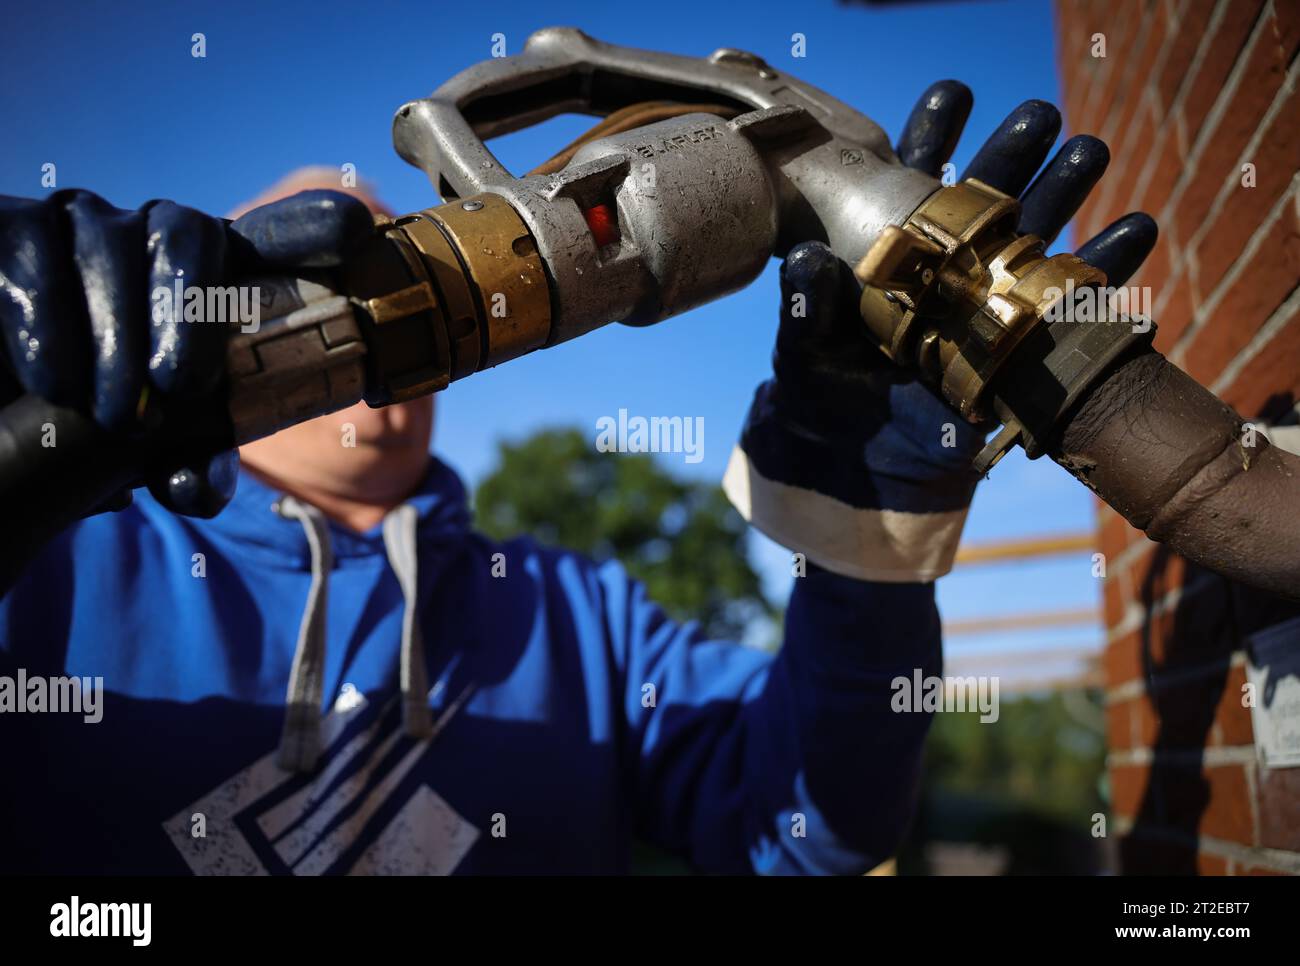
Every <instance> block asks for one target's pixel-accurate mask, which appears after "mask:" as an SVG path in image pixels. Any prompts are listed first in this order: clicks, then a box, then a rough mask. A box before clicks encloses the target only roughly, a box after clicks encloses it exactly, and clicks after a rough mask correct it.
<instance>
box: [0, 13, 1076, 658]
mask: <svg viewBox="0 0 1300 966" xmlns="http://www.w3.org/2000/svg"><path fill="white" fill-rule="evenodd" d="M552 25H572V26H578V27H581V28H582V29H584V30H586V31H587V32H588V33H590V34H592V35H593V36H595V37H597V38H599V39H602V40H608V41H612V42H615V43H623V44H630V45H635V46H640V47H648V48H654V49H661V50H668V51H673V52H677V53H683V54H690V55H696V56H704V55H707V54H708V53H710V52H711V51H712V50H714V49H715V48H717V47H722V46H728V47H740V48H743V49H747V50H751V51H754V52H755V53H758V54H759V55H760V56H763V57H764V58H766V59H767V60H769V61H770V62H771V63H772V64H773V65H774V66H776V67H777V68H778V69H783V70H789V71H791V72H793V73H795V74H797V75H798V76H799V77H801V78H803V79H804V80H806V81H808V82H810V83H812V84H815V85H817V86H819V87H823V88H825V89H826V90H828V91H830V92H832V93H834V94H835V95H836V96H838V97H839V98H841V99H842V100H845V101H847V102H848V103H850V104H852V105H854V106H856V107H857V108H859V109H860V110H862V111H863V112H864V113H865V114H867V115H869V116H870V117H872V118H873V119H875V120H876V121H877V122H878V123H879V124H881V126H883V127H884V128H885V130H886V131H888V132H889V134H890V135H891V137H896V136H897V134H898V132H899V129H900V128H901V126H902V123H903V121H904V119H905V118H906V116H907V114H908V112H909V111H910V109H911V107H912V105H913V103H914V102H915V100H916V98H917V97H918V96H919V94H920V92H921V91H922V90H923V89H924V88H925V87H926V86H927V85H928V84H929V83H930V82H932V81H934V80H938V79H940V78H941V77H954V78H957V79H959V80H962V81H964V82H966V83H967V84H968V85H970V87H971V88H972V89H973V90H974V92H975V108H974V111H973V112H972V114H971V119H970V122H969V125H968V127H967V131H968V134H967V136H966V137H965V138H964V139H963V141H962V144H961V145H960V147H959V148H958V151H957V154H956V156H955V158H954V161H955V162H956V163H957V166H958V168H959V169H960V168H961V167H962V166H963V165H964V163H965V162H966V161H967V160H968V159H969V158H970V157H971V156H972V155H973V153H974V151H975V150H976V149H977V147H978V145H979V142H980V139H981V138H982V137H983V136H984V135H986V134H987V133H988V132H989V131H991V130H992V129H993V128H994V127H995V126H996V124H997V123H998V121H1000V120H1001V118H1002V117H1003V116H1004V115H1005V114H1006V113H1007V112H1008V111H1010V110H1011V109H1012V108H1013V107H1014V106H1015V105H1016V104H1018V103H1019V102H1020V101H1022V100H1024V99H1026V98H1029V97H1038V98H1044V99H1047V100H1052V101H1057V102H1059V97H1058V82H1057V73H1056V67H1055V37H1054V32H1053V22H1052V12H1051V6H1050V4H1049V3H1048V2H1046V0H1041V2H996V3H982V2H956V3H917V4H899V5H894V6H890V7H887V8H885V9H879V8H869V7H863V6H859V5H844V4H838V3H832V2H829V0H804V2H797V3H794V2H790V3H784V4H775V3H768V2H762V0H760V2H750V3H745V4H737V3H730V4H705V3H699V2H695V3H678V2H667V0H654V2H635V0H631V2H630V0H623V2H619V3H610V2H604V3H594V2H551V3H546V4H536V3H529V4H520V3H512V2H493V3H477V4H476V3H470V4H451V3H447V2H423V3H401V2H393V0H383V2H379V3H373V4H364V3H353V2H346V3H343V2H338V3H329V2H318V3H312V4H306V3H293V2H288V3H275V4H269V3H256V4H254V3H241V2H227V3H208V2H195V3H186V4H174V3H162V2H154V3H130V4H104V5H97V6H95V7H93V8H92V7H91V6H90V5H72V4H67V5H53V4H23V5H18V4H11V5H10V6H9V9H8V10H7V11H6V24H5V30H4V35H3V40H0V45H2V47H0V50H2V52H3V56H0V80H2V89H3V90H4V91H5V92H6V96H5V115H6V121H7V128H8V131H9V134H8V136H7V139H6V141H7V144H6V150H5V152H4V154H3V157H0V193H4V194H10V195H22V196H32V197H34V196H39V195H41V194H42V193H43V192H44V191H45V190H46V189H43V188H42V187H41V183H40V177H41V167H42V165H43V164H45V163H47V162H53V163H55V164H56V165H57V171H58V183H59V187H71V186H80V187H86V188H89V189H92V190H94V191H96V192H98V193H100V194H102V195H104V196H105V197H107V198H108V199H109V200H110V201H112V202H114V203H115V204H118V205H120V206H124V207H125V206H135V205H138V204H140V203H141V202H143V201H145V200H147V199H149V198H157V197H165V198H173V199H175V200H177V201H180V202H183V203H185V204H189V205H192V206H194V207H196V208H200V209H203V210H206V211H210V212H214V213H223V212H226V211H228V210H230V209H231V208H232V207H234V206H235V205H236V204H237V203H239V202H241V201H243V200H245V199H247V198H249V197H252V196H253V195H255V194H257V193H258V192H259V191H260V190H261V189H263V188H264V187H266V186H267V185H268V184H270V183H271V182H273V181H275V180H276V179H278V178H279V177H281V176H282V175H284V174H285V173H287V172H288V171H289V170H291V169H293V168H296V167H299V166H301V165H305V164H324V165H332V166H339V165H342V164H345V163H351V164H354V165H356V169H357V171H358V173H359V175H360V176H361V177H362V178H364V179H366V180H368V181H369V182H371V183H372V184H373V185H374V186H375V187H376V188H377V189H378V191H379V193H380V195H381V196H382V197H383V198H384V199H385V200H386V201H387V202H388V203H389V204H390V205H391V206H392V207H393V208H395V209H397V210H399V211H411V210H417V209H419V208H423V207H428V206H430V205H432V204H435V203H437V200H438V199H437V197H436V195H435V194H434V192H433V190H432V188H431V187H430V185H429V184H428V182H427V180H426V179H425V178H424V176H423V175H422V174H421V173H420V172H419V171H417V170H416V169H414V168H411V167H409V166H407V165H406V164H405V163H404V162H403V161H401V159H400V158H398V157H397V155H396V154H395V153H394V151H393V150H392V146H391V142H390V125H391V119H392V115H393V112H394V110H395V109H396V108H397V107H398V106H399V105H400V104H401V103H402V102H404V101H406V100H408V99H410V98H413V97H417V96H422V95H424V94H426V93H428V92H429V91H431V90H432V89H433V88H435V87H436V86H438V84H440V83H441V82H442V81H443V80H445V79H446V78H448V77H450V76H451V75H452V74H454V73H455V72H457V71H459V70H461V69H462V68H464V67H467V66H469V65H470V64H472V63H475V62H476V61H478V60H481V59H483V58H486V57H488V56H489V55H490V52H491V44H492V35H493V34H496V33H501V34H504V35H505V38H506V44H507V48H508V52H515V51H518V50H519V49H520V48H521V47H522V45H523V42H524V39H525V38H526V37H527V35H528V34H529V33H530V32H531V31H533V30H535V29H538V28H540V27H545V26H552ZM196 31H201V32H202V33H204V35H205V37H206V44H207V56H206V57H205V58H203V59H196V58H194V57H192V56H191V55H190V47H191V40H190V38H191V35H192V34H193V33H195V32H196ZM794 33H802V34H803V35H804V36H805V37H806V54H807V55H806V57H804V58H800V59H795V58H793V57H792V56H791V36H792V34H794ZM993 41H996V44H995V45H994V46H990V43H991V42H993ZM990 50H994V51H997V52H998V53H997V54H996V56H989V52H990ZM588 123H590V122H589V121H587V120H586V119H579V118H572V117H566V118H558V119H556V120H554V121H552V122H549V123H548V124H546V125H544V126H541V127H539V128H536V129H533V130H530V131H526V132H519V133H516V134H513V135H510V136H508V137H506V138H502V139H500V140H499V141H497V142H494V144H493V148H494V150H495V151H496V152H497V154H498V157H500V158H501V160H502V161H503V162H505V164H506V166H507V167H509V168H511V169H512V170H514V171H516V172H518V171H522V170H525V169H527V168H529V167H531V166H532V165H533V164H535V163H537V162H538V161H540V160H541V159H543V158H545V157H548V156H549V155H550V154H551V153H553V151H554V150H555V149H557V148H558V147H560V146H561V145H562V144H563V143H565V142H567V141H568V140H569V139H570V138H571V137H573V136H574V135H575V134H577V133H578V132H579V131H581V130H582V129H584V128H585V126H586V125H587V124H588ZM1067 133H1068V132H1067ZM777 298H778V295H777V285H776V263H775V262H773V263H771V264H770V265H769V267H768V270H767V271H766V272H765V273H764V275H763V276H762V277H761V278H760V279H759V280H758V281H757V282H756V283H754V284H753V285H751V286H750V287H749V288H748V289H747V290H745V291H744V292H741V293H738V294H736V295H733V296H731V297H730V298H727V299H725V300H723V301H721V302H718V303H714V304H712V305H709V306H705V307H703V308H700V309H697V310H695V311H693V312H691V313H689V314H687V315H685V316H682V317H679V318H676V319H671V320H669V321H667V322H665V323H663V324H661V325H659V326H657V327H655V328H651V329H629V328H625V327H621V326H610V327H607V328H606V329H604V330H601V331H599V332H597V333H595V334H593V335H591V336H589V337H586V338H584V339H580V340H578V341H577V342H574V343H569V344H567V345H563V346H560V347H557V348H555V349H552V350H548V351H546V352H542V353H537V354H534V355H533V356H530V357H528V358H526V359H524V360H520V361H516V362H514V363H511V364H510V365H508V366H504V367H502V368H499V369H497V370H494V371H492V372H488V373H481V374H479V375H477V376H475V377H473V378H472V379H469V380H466V381H464V382H461V383H457V384H456V385H454V386H453V387H452V388H451V389H450V390H448V391H447V392H445V393H443V394H442V396H441V397H440V400H439V415H438V426H437V434H436V438H435V449H436V450H437V451H438V452H439V453H440V454H441V455H442V456H443V457H444V458H445V459H447V460H448V461H449V462H451V463H452V464H453V465H455V466H457V467H458V468H459V469H460V470H461V471H462V473H463V474H464V475H465V477H466V479H467V481H469V482H471V483H472V482H473V481H475V480H477V479H479V478H480V477H481V476H482V475H483V473H484V472H485V471H487V470H488V469H489V468H490V466H491V464H492V462H493V458H494V453H495V446H496V442H497V441H498V440H501V439H506V438H514V437H519V436H524V435H527V434H529V433H531V432H533V431H535V430H537V429H538V428H540V427H544V426H557V425H577V426H579V427H584V428H587V429H589V430H590V432H591V433H592V437H593V440H594V437H595V425H596V420H597V419H598V418H600V417H601V416H606V415H616V414H617V412H618V410H619V409H620V408H625V409H627V410H628V411H629V412H631V413H632V414H642V415H683V416H687V415H689V416H703V417H704V427H705V447H704V459H703V460H702V461H701V462H699V463H697V464H691V465H688V464H686V463H685V462H684V461H683V459H682V457H681V456H675V457H674V456H668V457H663V458H664V459H665V462H666V465H667V466H669V467H670V468H672V469H673V470H675V471H676V472H679V473H682V474H687V475H691V476H696V477H699V478H702V479H707V480H711V481H717V480H719V479H720V478H721V475H722V470H723V468H724V467H725V465H726V460H727V456H728V454H729V452H730V449H731V446H732V443H733V441H734V440H735V438H736V434H737V432H738V430H739V427H740V422H741V419H742V418H743V416H744V413H745V409H746V407H747V405H748V403H749V399H750V396H751V394H752V391H753V387H754V386H755V384H756V383H758V382H759V381H760V380H761V379H763V378H765V376H766V375H767V372H768V368H769V356H770V352H771V347H772V342H773V338H774V335H775V331H776V316H777ZM1092 525H1093V514H1092V504H1091V499H1090V496H1089V495H1088V493H1087V492H1086V491H1085V490H1084V489H1083V488H1082V487H1080V486H1079V485H1078V484H1076V483H1075V482H1074V481H1073V480H1071V479H1070V478H1069V477H1068V476H1066V474H1065V473H1064V471H1062V470H1060V469H1059V468H1058V467H1056V466H1054V465H1053V464H1051V463H1050V462H1048V461H1046V460H1039V461H1037V462H1035V463H1031V462H1029V461H1028V460H1025V459H1024V458H1023V457H1022V456H1020V455H1019V451H1017V454H1016V455H1013V456H1010V457H1008V458H1007V459H1005V460H1004V461H1003V462H1002V463H1001V464H999V466H998V467H997V468H996V469H995V470H994V472H993V475H992V478H991V479H990V480H989V481H987V482H985V483H984V484H982V485H981V488H980V490H979V493H978V495H977V497H976V501H975V505H974V509H973V511H972V514H971V518H970V521H969V524H968V526H967V538H968V539H971V540H990V539H996V538H1005V537H1013V536H1028V535H1033V534H1040V533H1048V532H1060V531H1068V530H1084V529H1091V527H1092ZM754 553H755V558H756V560H758V561H759V563H760V565H761V566H762V568H763V571H764V573H765V575H767V576H768V578H769V580H770V586H771V587H772V589H773V590H774V592H776V593H778V594H780V593H784V591H785V589H786V587H787V586H788V580H787V579H786V577H785V576H784V575H785V573H786V572H787V570H788V568H787V567H786V561H787V560H788V557H787V555H786V554H785V553H784V551H781V550H780V549H779V548H775V547H773V546H772V545H771V544H769V543H768V542H766V541H764V540H761V539H759V540H756V541H755V546H754ZM1099 592H1100V588H1099V582H1098V581H1096V580H1094V579H1093V578H1092V577H1091V575H1090V561H1089V559H1088V556H1087V555H1086V554H1084V555H1080V556H1075V557H1070V558H1061V559H1058V560H1054V561H1048V562H1041V563H1036V564H1032V565H1029V564H1016V565H1004V566H998V567H981V568H972V569H970V570H968V571H958V572H957V573H955V574H954V575H952V576H951V577H949V578H946V579H945V580H943V581H941V583H940V599H941V602H942V605H943V607H944V612H945V616H947V617H952V618H961V617H975V616H984V615H991V614H996V613H1015V612H1021V611H1026V610H1042V609H1051V608H1056V607H1083V606H1090V605H1092V604H1094V603H1095V602H1096V600H1097V597H1098V594H1099ZM1099 641H1100V632H1099V630H1097V629H1096V628H1091V627H1088V628H1082V629H1078V630H1071V631H1060V632H1053V633H1051V634H1045V633H1037V634H1017V635H1007V636H1003V637H1001V638H999V639H989V638H961V639H958V640H954V641H953V642H952V643H951V644H950V653H954V654H955V653H957V652H958V651H959V650H961V649H970V648H994V649H997V650H1004V649H1005V650H1010V649H1013V648H1018V647H1036V646H1043V645H1045V644H1047V643H1059V644H1096V643H1098V642H1099Z"/></svg>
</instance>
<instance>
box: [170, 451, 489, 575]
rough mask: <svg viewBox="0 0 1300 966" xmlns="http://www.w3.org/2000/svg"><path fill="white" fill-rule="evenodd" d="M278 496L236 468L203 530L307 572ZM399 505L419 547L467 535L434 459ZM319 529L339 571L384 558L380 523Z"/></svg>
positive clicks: (463, 502)
mask: <svg viewBox="0 0 1300 966" xmlns="http://www.w3.org/2000/svg"><path fill="white" fill-rule="evenodd" d="M283 496H284V494H282V493H281V492H280V491H279V490H276V489H275V488H274V487H271V486H268V485H267V484H266V483H263V482H262V481H261V480H259V479H258V478H257V477H255V476H254V475H253V474H252V473H250V472H248V471H247V470H241V471H240V474H239V485H238V487H237V488H236V490H235V496H234V499H232V500H231V501H230V505H229V506H227V507H226V508H225V509H224V510H222V511H221V513H219V514H218V515H217V516H216V517H215V518H214V519H212V520H209V521H205V523H206V527H205V529H207V530H208V532H209V533H210V534H211V535H212V536H214V537H216V538H217V539H223V538H224V539H226V540H230V541H232V542H234V543H237V544H239V545H240V548H241V551H242V552H244V553H256V554H257V555H258V556H259V557H262V558H263V559H268V560H269V561H272V562H277V563H280V564H281V565H285V566H289V567H292V568H293V569H296V570H309V569H310V568H311V563H312V553H311V545H310V543H309V541H308V538H307V534H306V533H305V532H304V529H303V527H302V526H301V525H300V524H299V523H298V522H297V521H296V520H294V519H290V518H287V517H285V516H283V515H281V514H280V513H279V512H277V510H276V506H277V505H278V504H279V502H280V500H281V499H282V498H283ZM403 505H405V506H409V507H411V508H412V509H413V510H414V512H415V518H416V523H415V532H416V535H417V537H418V538H419V540H420V541H421V542H422V543H423V542H425V541H439V542H442V541H456V540H460V539H463V538H464V537H465V536H466V535H467V534H468V533H469V531H470V511H469V501H468V497H467V495H466V492H465V485H464V484H463V483H462V482H461V480H460V477H459V476H457V475H456V472H455V471H454V470H453V469H451V467H449V466H448V465H447V464H446V463H444V462H442V460H440V459H438V458H437V457H436V456H432V455H431V456H430V457H429V467H428V470H427V471H426V472H425V475H424V478H423V479H422V480H421V482H420V485H419V486H418V487H417V488H416V490H415V492H414V493H412V494H411V495H410V496H409V497H407V499H406V500H405V501H404V504H403ZM158 509H159V512H164V513H165V512H167V511H165V510H162V509H161V508H158ZM325 526H326V528H327V531H328V538H329V545H330V551H331V556H332V558H333V560H334V562H335V564H336V565H338V566H340V567H343V566H347V564H348V562H349V561H356V560H359V559H367V558H373V557H376V556H381V557H382V556H386V548H385V543H384V529H383V524H382V523H378V524H376V525H375V526H373V527H371V528H370V529H369V530H367V531H365V532H364V533H357V532H356V531H354V530H350V529H348V528H347V527H344V526H340V525H339V524H337V523H335V522H333V521H326V523H325Z"/></svg>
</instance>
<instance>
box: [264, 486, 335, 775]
mask: <svg viewBox="0 0 1300 966" xmlns="http://www.w3.org/2000/svg"><path fill="white" fill-rule="evenodd" d="M276 512H278V513H279V514H280V515H281V516H282V517H287V518H289V519H291V520H297V521H298V522H299V523H301V524H302V529H303V533H305V534H306V535H307V545H308V547H309V548H310V549H311V589H310V590H308V591H307V606H306V608H305V609H304V610H303V613H302V623H301V624H299V625H298V644H297V647H295V649H294V652H293V667H292V669H291V670H290V671H289V691H288V693H287V694H286V695H285V709H284V731H283V733H282V734H281V736H280V753H279V764H280V767H281V768H284V769H285V770H287V771H311V770H312V769H313V768H315V767H316V759H317V758H319V757H320V752H321V710H320V706H321V699H322V697H323V692H324V687H325V615H326V599H327V592H328V590H329V573H330V571H331V570H332V569H333V568H334V553H333V550H332V549H331V547H330V533H329V523H328V522H326V520H325V516H324V514H322V513H321V512H320V510H317V509H316V508H315V507H314V506H312V505H311V504H310V503H303V502H302V501H300V500H295V499H294V498H293V497H291V496H284V497H281V498H280V500H279V502H278V503H277V504H276Z"/></svg>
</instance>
